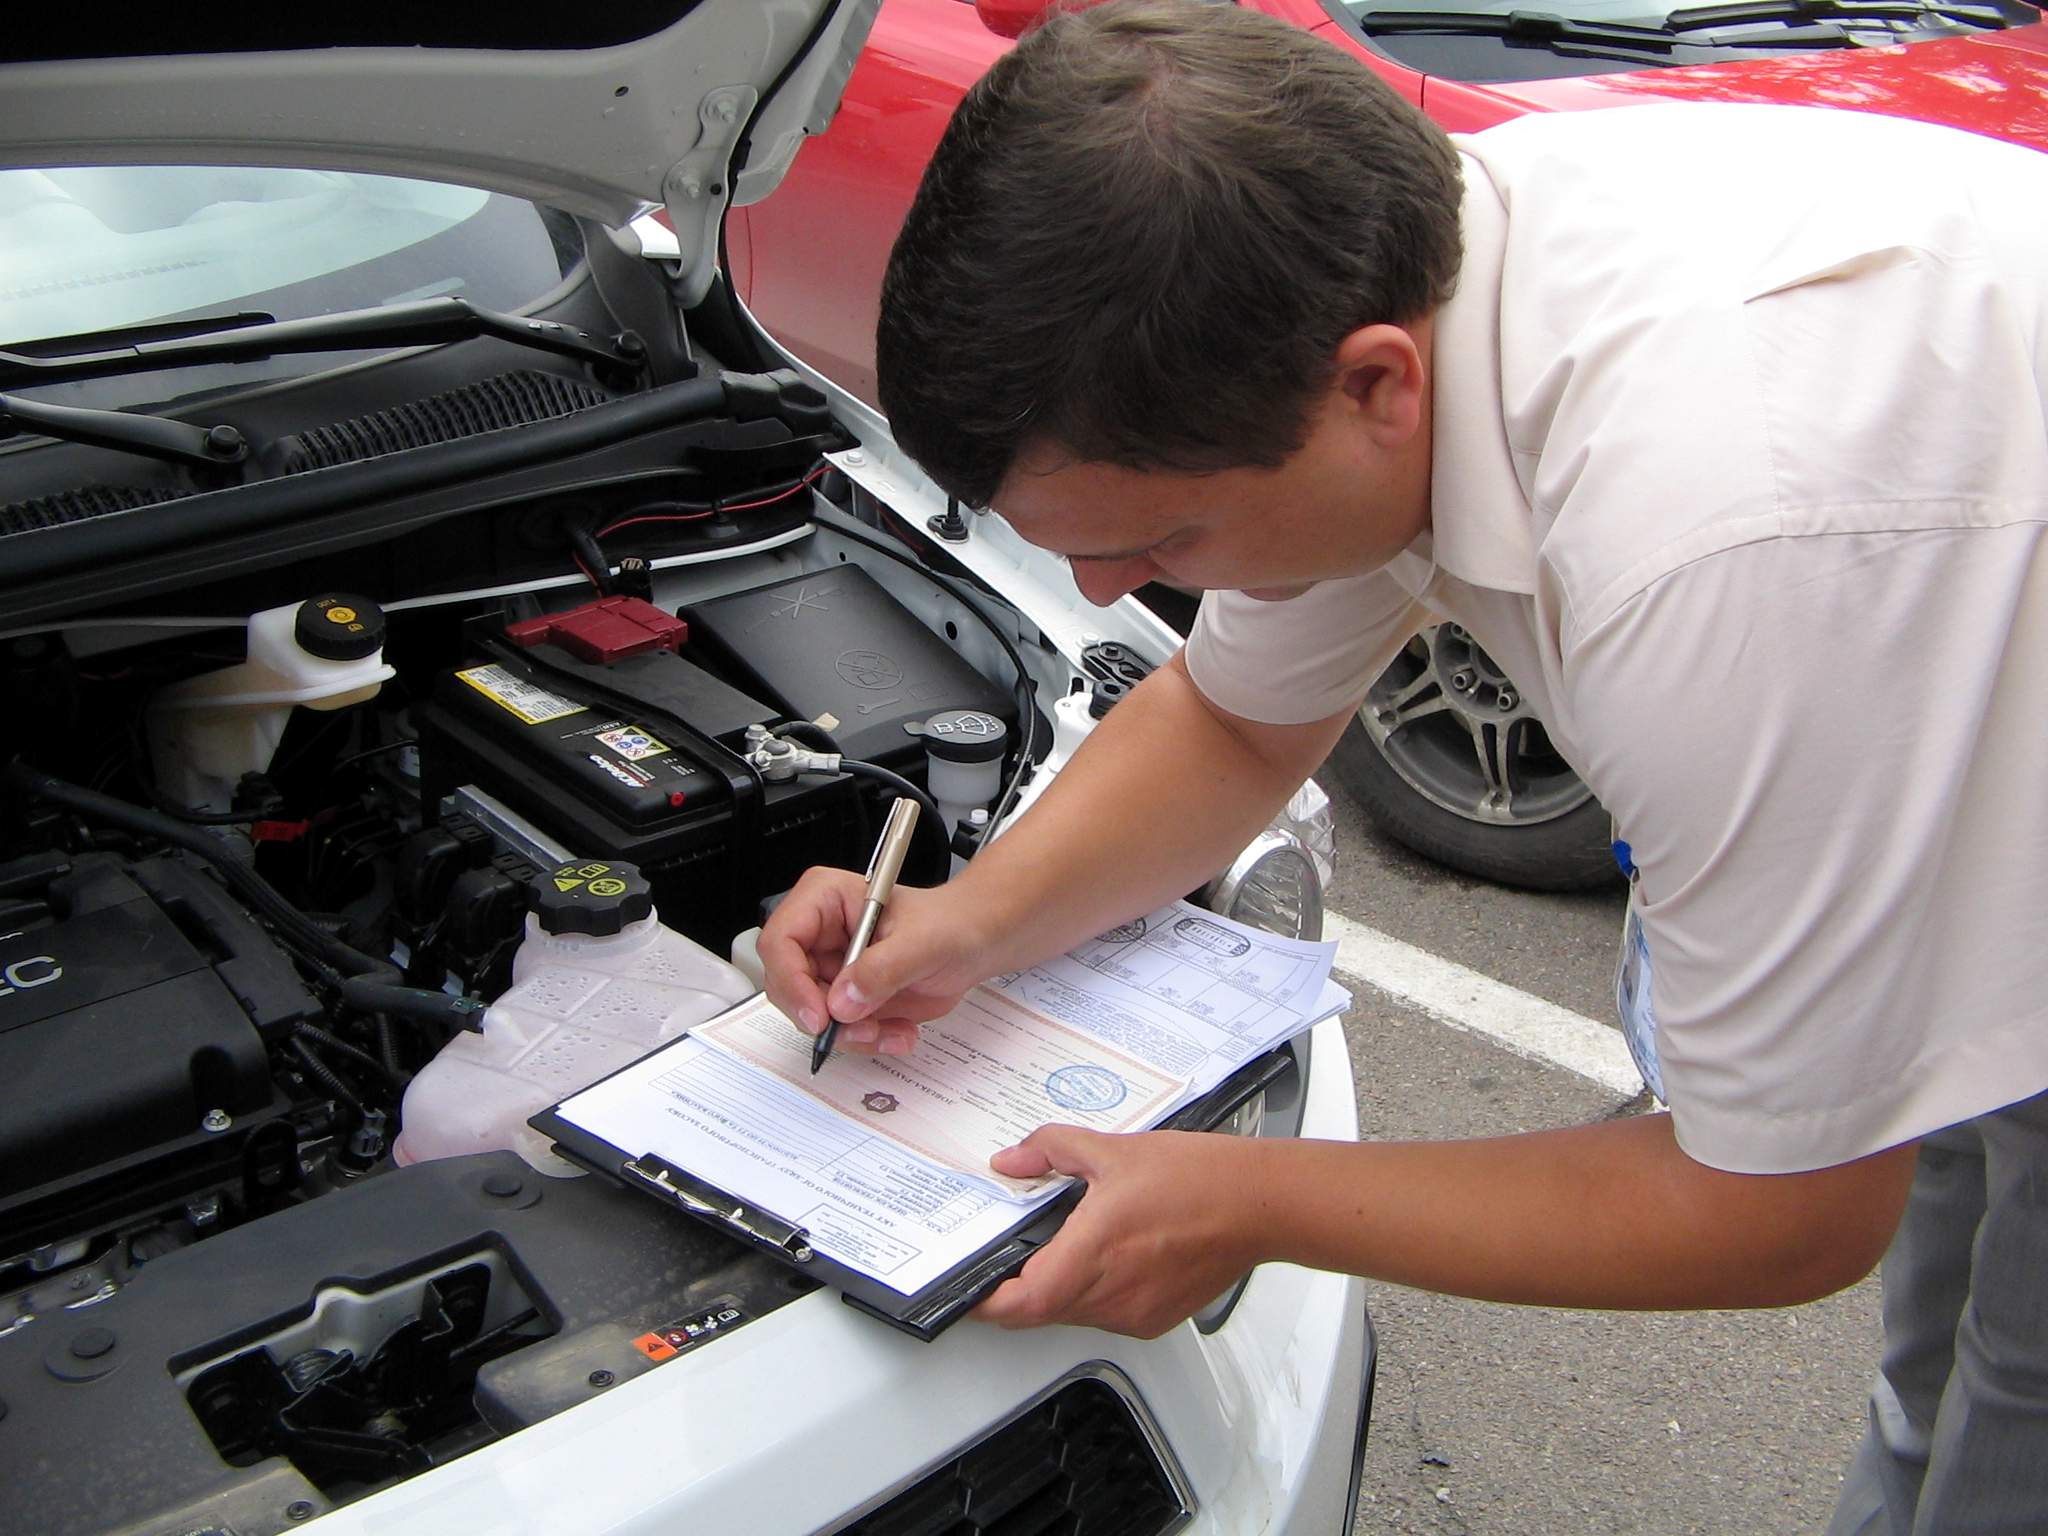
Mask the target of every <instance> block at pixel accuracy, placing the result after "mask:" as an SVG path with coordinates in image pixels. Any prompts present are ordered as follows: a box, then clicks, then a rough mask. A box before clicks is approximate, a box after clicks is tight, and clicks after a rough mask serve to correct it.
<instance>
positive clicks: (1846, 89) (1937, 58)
mask: <svg viewBox="0 0 2048 1536" xmlns="http://www.w3.org/2000/svg"><path fill="white" fill-rule="evenodd" d="M1447 95H1449V96H1455V97H1457V98H1460V99H1459V101H1458V103H1457V105H1459V106H1461V107H1463V108H1464V109H1465V110H1464V112H1463V113H1460V115H1461V116H1464V115H1467V114H1469V115H1471V116H1473V117H1475V118H1476V117H1478V116H1479V115H1481V114H1482V113H1484V112H1485V109H1486V106H1488V105H1493V106H1495V107H1496V109H1497V110H1498V112H1499V115H1500V117H1501V118H1503V119H1504V118H1507V117H1510V116H1517V115H1519V114H1521V113H1524V112H1532V111H1533V112H1560V111H1586V110H1588V109H1591V108H1596V107H1615V106H1622V105H1625V104H1627V103H1630V102H1640V101H1656V100H1676V101H1761V102H1779V103H1784V104H1788V105H1793V106H1814V107H1837V108H1849V109H1851V110H1855V111H1861V112H1881V113H1884V114H1886V115H1887V116H1891V117H1913V118H1919V119H1921V120H1922V121H1925V122H1930V123H1946V124H1949V125H1950V126H1952V127H1956V128H1967V129H1969V130H1970V131H1971V132H1973V133H1981V134H1985V135H1988V136H1989V137H1991V138H1997V139H2008V140H2010V141H2011V142H2013V143H2015V144H2024V145H2026V146H2028V147H2029V148H2032V149H2039V150H2044V151H2048V23H2037V24H2035V25H2033V26H2026V27H2015V28H2013V29H2011V30H2010V31H2006V32H1985V33H1977V34H1974V35H1972V36H1969V37H1956V38H1944V39H1941V40H1939V41H1935V42H1922V43H1907V44H1901V45H1899V46H1896V47H1889V48H1843V49H1835V50H1831V51H1829V52H1825V53H1802V54H1792V55H1788V56H1787V57H1785V58H1781V59H1761V60H1759V59H1744V60H1742V61H1741V62H1739V63H1728V64H1701V65H1694V66H1692V67H1690V68H1686V69H1660V70H1654V71H1649V72H1644V73H1639V74H1623V75H1582V76H1578V77H1576V78H1571V79H1560V80H1533V81H1528V82H1525V83H1522V84H1514V85H1484V86H1468V85H1456V84H1454V83H1452V82H1450V81H1446V80H1437V79H1431V80H1429V81H1427V82H1426V83H1425V84H1424V86H1423V103H1424V105H1425V106H1426V107H1430V108H1432V109H1434V108H1435V107H1436V106H1438V105H1439V104H1441V105H1445V106H1448V105H1451V103H1449V102H1445V101H1443V98H1444V97H1445V96H1447ZM1475 126H1476V123H1475Z"/></svg>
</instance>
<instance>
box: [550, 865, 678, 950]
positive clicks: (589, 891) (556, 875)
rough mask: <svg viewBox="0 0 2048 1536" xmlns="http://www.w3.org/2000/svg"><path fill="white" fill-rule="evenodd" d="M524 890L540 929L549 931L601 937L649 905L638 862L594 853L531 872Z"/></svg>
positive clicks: (644, 912) (640, 915)
mask: <svg viewBox="0 0 2048 1536" xmlns="http://www.w3.org/2000/svg"><path fill="white" fill-rule="evenodd" d="M526 892H527V902H528V904H529V905H530V906H531V907H532V908H533V910H534V912H535V913H536V914H537V915H538V916H539V918H540V926H541V928H542V930H543V931H544V932H547V933H551V934H561V933H584V934H589V935H591V936H592V937H593V938H603V937H606V936H608V935H610V934H614V933H620V932H623V931H624V929H625V927H626V925H627V924H628V923H637V922H639V921H640V919H641V918H643V917H646V916H647V915H648V914H649V913H651V912H652V911H653V910H654V893H653V892H652V891H651V890H650V889H649V888H648V885H647V882H646V881H645V880H644V879H642V878H641V876H640V871H639V869H638V868H637V867H635V866H634V865H631V864H615V863H611V862H608V861H602V860H596V859H593V860H591V861H589V862H587V863H583V864H564V865H562V866H561V867H560V868H558V869H551V870H549V871H548V872H547V873H545V874H542V875H536V876H535V877H534V878H533V879H532V880H531V881H530V882H529V883H528V884H527V887H526Z"/></svg>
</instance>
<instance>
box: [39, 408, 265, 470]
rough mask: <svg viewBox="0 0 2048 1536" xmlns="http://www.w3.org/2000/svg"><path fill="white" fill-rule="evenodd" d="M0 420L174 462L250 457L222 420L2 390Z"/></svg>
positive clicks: (245, 444)
mask: <svg viewBox="0 0 2048 1536" xmlns="http://www.w3.org/2000/svg"><path fill="white" fill-rule="evenodd" d="M0 422H4V423H12V424H13V425H14V426H16V427H19V428H21V429H23V430H24V431H28V432H36V433H40V434H41V435H42V436H44V437H54V438H58V439H60V440H61V441H63V442H67V443H90V444H91V445H92V446H94V447H95V448H119V449H122V450H124V451H125V452H128V453H140V454H144V455H146V456H147V457H149V458H152V459H168V460H170V461H171V462H172V463H173V464H204V465H207V466H208V467H217V466H219V465H223V464H239V463H241V461H242V460H243V459H245V458H247V457H248V456H249V443H248V440H247V439H246V438H244V437H243V436H242V434H241V433H240V432H238V431H237V430H236V429H235V428H233V427H231V426H228V425H227V424H226V423H225V422H223V423H222V424H221V425H219V426H215V427H201V426H195V425H194V424H193V423H191V422H189V421H173V420H171V419H170V418H169V417H167V416H143V415H139V414H137V413H135V412H132V411H95V410H89V409H87V408H86V407H84V406H77V405H45V404H44V403H43V402H42V401H40V400H23V399H22V398H20V397H19V396H18V395H0Z"/></svg>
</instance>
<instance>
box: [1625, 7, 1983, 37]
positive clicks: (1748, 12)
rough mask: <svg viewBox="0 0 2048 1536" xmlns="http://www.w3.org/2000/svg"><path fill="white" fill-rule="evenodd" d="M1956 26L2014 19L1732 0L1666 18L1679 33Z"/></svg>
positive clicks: (1968, 10)
mask: <svg viewBox="0 0 2048 1536" xmlns="http://www.w3.org/2000/svg"><path fill="white" fill-rule="evenodd" d="M1772 21H1784V22H1793V23H1797V22H1825V23H1829V24H1840V23H1842V22H1856V21H1873V22H1894V21H1904V22H1955V23H1961V24H1962V25H1965V26H1971V27H1984V28H1987V29H1994V30H1995V29H1998V28H2002V27H2006V26H2010V25H2011V24H2012V17H2011V16H2010V15H2008V14H2007V13H2006V12H2005V11H2002V10H2000V9H1999V8H1998V7H1997V6H1994V5H1970V4H1967V3H1963V4H1947V3H1943V0H1730V3H1728V4H1725V5H1689V6H1685V7H1683V8H1682V9H1680V10H1676V11H1673V12H1672V13H1671V14H1670V15H1668V16H1666V17H1665V18H1664V25H1665V26H1666V27H1667V28H1668V29H1669V30H1670V31H1671V32H1672V33H1674V34H1676V33H1682V32H1695V31H1703V30H1706V29H1708V28H1712V27H1730V26H1741V25H1743V24H1745V23H1748V22H1772Z"/></svg>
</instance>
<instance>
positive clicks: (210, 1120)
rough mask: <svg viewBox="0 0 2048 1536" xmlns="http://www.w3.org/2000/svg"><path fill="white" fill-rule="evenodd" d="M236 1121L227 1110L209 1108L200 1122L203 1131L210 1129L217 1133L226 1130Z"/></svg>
mask: <svg viewBox="0 0 2048 1536" xmlns="http://www.w3.org/2000/svg"><path fill="white" fill-rule="evenodd" d="M234 1123H235V1122H234V1119H233V1117H232V1116H230V1115H229V1114H228V1112H227V1111H226V1110H224V1109H209V1110H208V1111H207V1112H206V1118H205V1119H203V1120H201V1121H200V1122H199V1128H200V1129H201V1130H203V1131H209V1132H213V1133H216V1134H217V1133H219V1132H221V1131H224V1130H226V1129H227V1128H228V1127H229V1126H231V1125H233V1124H234Z"/></svg>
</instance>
